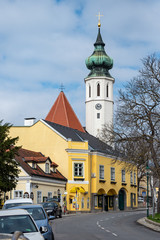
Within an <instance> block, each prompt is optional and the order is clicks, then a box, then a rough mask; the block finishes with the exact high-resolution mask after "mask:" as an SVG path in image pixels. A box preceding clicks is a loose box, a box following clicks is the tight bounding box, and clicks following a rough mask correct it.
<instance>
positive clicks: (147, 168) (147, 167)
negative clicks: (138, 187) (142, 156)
mask: <svg viewBox="0 0 160 240" xmlns="http://www.w3.org/2000/svg"><path fill="white" fill-rule="evenodd" d="M146 170H147V217H149V197H148V190H149V189H148V182H149V166H148V162H147V166H146Z"/></svg>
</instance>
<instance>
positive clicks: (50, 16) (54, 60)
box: [0, 0, 160, 125]
mask: <svg viewBox="0 0 160 240" xmlns="http://www.w3.org/2000/svg"><path fill="white" fill-rule="evenodd" d="M159 9H160V2H159V1H158V0H154V1H149V0H135V1H132V0H127V1H126V0H121V1H119V0H114V1H112V0H99V1H97V0H87V1H86V0H77V1H75V0H62V1H61V0H58V1H55V0H45V1H44V0H27V1H26V0H2V1H0V86H1V88H0V102H1V104H0V115H1V119H4V121H6V122H10V123H13V124H15V125H22V124H23V118H24V117H36V118H45V116H46V115H47V113H48V112H49V110H50V108H51V106H52V105H53V103H54V101H55V100H56V98H57V96H58V94H59V91H60V89H59V87H60V85H61V83H63V85H64V86H65V90H64V92H65V94H66V96H67V98H68V100H69V101H70V103H71V105H72V107H73V109H74V111H75V112H76V114H77V115H78V117H79V118H80V120H81V122H82V124H83V125H85V83H84V78H85V77H86V76H87V75H88V73H89V70H88V69H87V68H86V66H85V59H86V58H87V57H88V56H90V55H91V54H92V52H93V50H94V46H93V44H94V42H95V41H96V37H97V22H98V18H97V17H96V15H97V14H98V11H100V12H101V13H102V14H103V15H104V16H103V17H102V18H101V34H102V38H103V41H104V42H105V43H106V46H105V49H106V52H107V54H108V55H109V56H110V57H111V58H113V60H114V67H113V69H112V70H111V74H112V76H113V77H114V78H115V84H114V92H115V95H117V92H118V89H119V88H120V87H122V84H123V83H124V82H126V81H128V80H129V79H131V78H133V76H136V75H137V73H138V69H139V68H141V59H142V58H143V57H145V56H146V55H148V54H150V53H153V52H156V51H159V49H160V34H159V32H158V29H159V22H160V15H159Z"/></svg>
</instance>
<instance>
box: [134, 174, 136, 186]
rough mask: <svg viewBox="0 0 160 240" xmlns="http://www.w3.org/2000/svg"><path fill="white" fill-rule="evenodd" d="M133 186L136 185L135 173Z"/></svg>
mask: <svg viewBox="0 0 160 240" xmlns="http://www.w3.org/2000/svg"><path fill="white" fill-rule="evenodd" d="M134 184H135V185H136V173H135V172H134Z"/></svg>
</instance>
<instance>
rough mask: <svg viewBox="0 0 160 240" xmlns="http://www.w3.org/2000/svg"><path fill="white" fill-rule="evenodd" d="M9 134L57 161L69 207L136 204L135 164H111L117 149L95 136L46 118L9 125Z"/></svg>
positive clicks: (106, 207) (86, 208) (104, 207)
mask: <svg viewBox="0 0 160 240" xmlns="http://www.w3.org/2000/svg"><path fill="white" fill-rule="evenodd" d="M10 134H11V136H12V137H14V136H19V142H18V143H17V144H18V145H22V147H23V148H25V149H29V150H32V151H37V152H43V154H44V155H45V156H50V158H51V159H52V161H53V162H56V163H57V164H58V165H59V167H58V169H59V171H60V172H61V173H62V174H63V175H64V176H65V177H66V178H67V179H68V181H67V185H66V194H67V195H66V202H67V210H68V211H96V210H97V211H99V210H106V211H107V210H110V209H113V210H116V209H120V210H123V209H127V208H133V207H137V171H136V167H135V168H134V170H133V171H132V172H127V171H126V170H125V165H124V164H119V162H116V163H114V164H113V163H112V160H113V159H114V158H115V156H116V153H115V152H114V150H113V149H112V148H111V147H109V146H108V145H106V144H105V143H103V142H101V141H100V140H99V139H98V138H96V137H94V136H92V135H90V134H88V133H86V132H82V131H79V130H76V129H73V128H70V127H66V126H62V125H59V124H56V123H53V122H49V121H47V120H39V121H38V122H36V123H35V124H33V125H32V126H23V127H22V126H21V127H12V128H11V129H10ZM119 161H121V160H119ZM49 167H50V162H49ZM45 196H46V194H45ZM43 197H44V196H42V199H43Z"/></svg>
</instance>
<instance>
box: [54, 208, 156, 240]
mask: <svg viewBox="0 0 160 240" xmlns="http://www.w3.org/2000/svg"><path fill="white" fill-rule="evenodd" d="M144 216H146V212H142V211H133V212H114V213H109V212H102V213H96V214H93V213H90V214H85V213H84V214H77V215H71V216H64V217H63V218H61V219H59V218H57V219H55V220H53V221H52V228H53V231H54V235H55V240H64V239H65V240H82V239H84V240H85V239H86V240H93V239H101V240H103V239H109V240H112V239H114V240H116V239H117V240H128V239H130V240H139V239H141V240H143V239H144V240H159V239H160V233H158V232H155V231H153V230H150V229H148V228H146V227H144V226H142V225H139V224H138V223H137V222H136V220H137V219H139V218H142V217H144Z"/></svg>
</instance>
